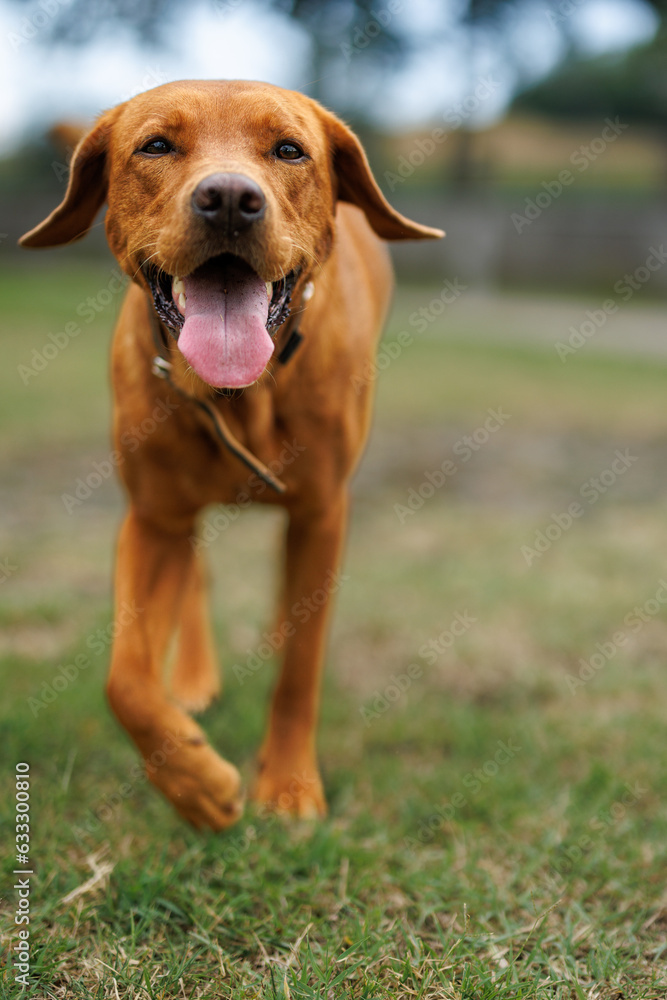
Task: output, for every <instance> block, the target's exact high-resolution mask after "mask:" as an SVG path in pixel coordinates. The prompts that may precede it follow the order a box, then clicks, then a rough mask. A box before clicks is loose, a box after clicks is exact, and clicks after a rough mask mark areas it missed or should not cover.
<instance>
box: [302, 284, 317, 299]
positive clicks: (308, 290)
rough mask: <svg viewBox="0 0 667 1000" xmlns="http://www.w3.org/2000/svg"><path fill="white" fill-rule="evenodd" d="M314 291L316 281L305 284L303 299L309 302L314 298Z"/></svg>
mask: <svg viewBox="0 0 667 1000" xmlns="http://www.w3.org/2000/svg"><path fill="white" fill-rule="evenodd" d="M314 291H315V285H314V283H313V282H312V281H308V282H306V284H305V285H304V286H303V293H302V295H301V301H302V302H308V300H309V299H312V297H313V293H314Z"/></svg>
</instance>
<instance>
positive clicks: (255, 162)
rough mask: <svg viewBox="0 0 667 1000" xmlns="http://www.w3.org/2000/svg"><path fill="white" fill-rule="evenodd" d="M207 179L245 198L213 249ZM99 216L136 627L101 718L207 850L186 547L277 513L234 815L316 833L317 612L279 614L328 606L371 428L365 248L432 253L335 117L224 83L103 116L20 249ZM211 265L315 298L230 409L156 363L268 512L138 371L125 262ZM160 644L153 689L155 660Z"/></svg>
mask: <svg viewBox="0 0 667 1000" xmlns="http://www.w3.org/2000/svg"><path fill="white" fill-rule="evenodd" d="M158 133H159V134H160V135H164V136H166V137H167V138H168V139H170V141H172V142H173V144H174V146H175V147H176V149H177V155H174V156H170V157H163V158H162V159H160V160H158V161H151V162H148V161H147V160H146V159H145V158H143V157H141V156H137V155H135V150H137V149H138V148H139V147H140V145H141V143H142V142H145V140H146V139H147V138H149V137H150V136H151V135H153V134H158ZM287 138H289V139H291V140H296V141H298V142H300V143H301V144H302V145H303V146H304V148H305V149H306V151H307V152H308V154H309V157H310V158H309V160H308V161H307V163H305V164H302V163H299V164H294V163H284V162H280V161H279V160H276V158H275V157H272V156H271V155H270V151H271V150H272V149H273V148H274V147H275V144H276V142H277V141H280V140H281V139H287ZM225 171H229V172H236V173H243V174H244V175H246V176H248V177H250V178H251V179H252V180H253V181H255V182H256V183H257V184H258V185H259V186H260V187H261V188H262V191H263V192H264V194H265V196H266V200H267V211H266V217H265V219H264V220H263V221H262V223H261V225H257V226H254V227H251V228H250V230H248V231H246V232H245V233H243V234H241V235H237V236H234V234H233V233H226V234H222V235H221V234H219V233H218V234H217V235H216V236H215V237H212V236H211V234H210V233H207V232H206V231H205V230H204V229H203V228H202V227H201V225H198V223H197V220H196V219H193V217H192V212H191V207H190V199H191V195H192V191H193V190H194V188H195V186H196V185H197V183H198V182H199V181H200V180H201V179H202V178H204V177H206V176H207V175H209V174H211V173H212V172H225ZM105 200H107V201H108V205H109V209H108V212H107V216H106V231H107V236H108V240H109V244H110V246H111V249H112V251H113V252H114V254H115V255H116V257H117V259H118V261H119V263H120V265H121V267H122V268H123V269H124V271H125V272H126V273H127V274H128V275H129V276H130V277H131V279H132V284H131V285H130V288H129V290H128V293H127V296H126V299H125V302H124V304H123V307H122V311H121V314H120V318H119V321H118V325H117V328H116V332H115V337H114V345H113V385H114V398H115V418H114V434H115V442H116V444H115V447H116V448H117V449H118V451H119V452H120V453H121V454H122V460H121V461H120V463H119V470H120V474H121V477H122V479H123V482H124V484H125V487H126V489H127V492H128V494H129V501H130V506H129V511H128V514H127V516H126V519H125V521H124V524H123V526H122V529H121V532H120V537H119V541H118V553H117V568H116V608H117V610H118V611H120V609H122V608H123V607H127V606H128V605H129V606H131V607H136V608H138V609H141V611H140V613H138V614H137V615H136V616H135V617H134V618H133V620H132V621H131V622H130V624H127V623H126V622H125V624H124V625H123V626H122V627H119V629H118V634H117V636H116V639H115V642H114V648H113V655H112V662H111V669H110V674H109V681H108V696H109V700H110V703H111V706H112V709H113V711H114V712H115V714H116V716H117V718H118V719H119V720H120V722H121V723H122V725H123V726H124V727H125V728H126V729H127V731H128V732H129V734H130V736H131V737H132V739H133V740H134V742H135V743H136V745H137V747H138V748H139V751H140V753H141V755H142V757H143V758H144V760H145V761H146V762H147V765H148V773H149V777H150V778H151V780H152V782H153V783H154V784H155V785H156V786H157V787H158V788H159V789H160V790H161V791H162V792H163V793H164V794H165V795H166V796H167V798H168V799H169V800H170V801H171V802H172V804H173V805H174V807H175V808H176V809H177V810H178V812H179V813H180V814H181V815H182V816H183V817H185V819H187V820H189V821H190V822H191V823H193V824H194V825H195V826H198V827H204V826H208V827H211V828H213V829H216V830H217V829H222V828H223V827H226V826H228V825H229V824H230V823H232V822H234V821H235V820H236V819H238V817H239V815H240V812H241V802H242V798H241V782H240V778H239V774H238V772H237V770H236V768H235V767H233V765H231V764H230V763H228V762H227V761H225V760H223V759H222V758H221V757H220V756H219V755H218V754H217V753H216V752H215V750H213V748H212V747H211V746H210V745H209V744H208V742H207V741H206V738H205V736H204V733H203V732H202V730H201V728H200V727H199V726H198V725H197V724H196V723H195V722H194V720H193V719H192V717H191V715H189V714H188V710H190V711H196V710H199V709H202V708H204V707H205V706H206V705H207V704H208V703H209V701H210V700H211V699H212V698H213V697H214V696H215V695H216V694H217V693H218V690H219V682H218V679H217V672H216V668H215V663H214V652H213V645H212V641H211V637H210V632H209V624H208V611H207V607H206V595H205V582H204V575H205V574H204V568H203V566H202V560H201V554H200V553H199V552H197V551H196V546H195V545H193V543H192V538H193V536H195V535H196V530H197V527H196V519H197V516H198V514H199V512H200V511H201V510H202V508H203V507H205V506H206V505H207V504H212V503H225V504H230V503H234V502H236V501H238V499H239V497H242V496H245V495H248V496H250V497H251V498H252V499H253V500H256V501H257V502H259V503H269V504H281V505H282V506H283V507H284V508H285V509H286V511H287V515H288V526H287V530H286V536H285V547H284V554H283V583H282V588H281V590H282V592H281V595H280V602H279V614H278V621H277V623H276V628H277V629H279V630H280V629H281V628H282V629H283V634H284V635H285V636H286V638H285V642H284V646H283V650H282V664H281V667H280V672H279V677H278V680H277V684H276V687H275V691H274V694H273V699H272V703H271V708H270V715H269V722H268V729H267V733H266V736H265V739H264V743H263V746H262V749H261V752H260V763H259V774H258V778H257V781H256V784H255V787H254V797H255V798H256V799H257V800H258V801H259V802H261V803H265V804H267V805H268V806H270V807H272V808H276V809H278V810H281V811H284V812H289V813H292V814H296V815H298V816H312V815H317V814H320V815H321V814H323V813H324V811H325V808H326V807H325V799H324V794H323V790H322V783H321V779H320V774H319V769H318V765H317V759H316V750H315V728H316V720H317V715H318V692H319V681H320V674H321V667H322V661H323V656H324V649H325V639H326V631H327V622H328V618H329V613H330V606H331V600H330V599H329V600H326V601H324V602H323V603H318V605H317V607H316V609H315V610H314V611H313V612H312V613H309V614H308V615H307V616H306V615H303V614H301V615H299V618H300V619H304V618H305V620H299V621H297V620H295V619H294V614H293V609H294V607H295V605H297V604H299V602H303V600H304V599H305V598H309V597H310V596H311V595H314V594H323V593H327V592H328V591H330V590H332V587H331V579H332V574H335V573H336V572H337V571H338V568H339V565H340V559H341V548H342V544H343V538H344V533H345V527H346V519H347V511H348V484H349V480H350V477H351V475H352V473H353V471H354V468H355V465H356V463H357V460H358V458H359V456H360V453H361V451H362V449H363V446H364V443H365V440H366V435H367V431H368V426H369V420H370V408H371V385H372V383H369V382H367V381H364V380H363V378H361V377H360V376H361V375H362V373H363V372H364V370H367V366H368V365H370V364H371V363H372V361H373V357H374V353H375V349H376V344H377V340H378V337H379V334H380V331H381V328H382V325H383V322H384V319H385V316H386V313H387V308H388V304H389V298H390V294H391V287H392V276H391V266H390V262H389V258H388V255H387V252H386V249H385V247H384V245H383V243H382V242H381V239H420V238H437V237H439V236H441V235H442V233H441V232H440V231H439V230H434V229H430V228H428V227H426V226H420V225H417V224H416V223H413V222H410V221H409V220H407V219H405V218H404V217H403V216H401V215H399V214H398V213H397V212H395V211H394V210H393V209H392V208H391V207H390V206H389V205H388V204H387V202H386V201H385V199H384V197H383V196H382V194H381V193H380V191H379V188H378V187H377V185H376V183H375V181H374V179H373V177H372V174H371V172H370V168H369V167H368V163H367V161H366V158H365V156H364V154H363V151H362V149H361V146H360V145H359V142H358V140H357V139H356V137H355V136H354V135H353V134H352V132H350V131H349V129H348V128H347V127H346V126H345V125H344V124H343V123H342V122H340V121H339V120H338V119H337V118H336V117H335V116H334V115H332V114H331V113H329V112H328V111H326V110H325V109H324V108H322V107H321V106H320V105H318V104H317V103H316V102H314V101H312V100H310V99H309V98H307V97H305V96H303V95H301V94H298V93H295V92H292V91H286V90H282V89H279V88H277V87H273V86H270V85H268V84H259V83H249V82H245V81H237V82H214V81H204V82H196V81H185V82H180V83H171V84H166V85H164V86H161V87H158V88H156V89H155V90H152V91H149V92H147V93H145V94H141V95H139V96H138V97H135V98H133V99H132V100H130V101H127V102H126V103H124V104H121V105H119V106H118V107H116V108H114V109H112V110H111V111H108V112H106V113H105V114H103V115H102V116H101V117H100V119H99V120H98V122H97V124H96V125H95V127H94V128H93V129H92V130H91V131H90V132H89V133H88V134H87V135H86V136H84V137H83V139H82V140H81V142H80V143H79V144H78V146H77V148H76V151H75V154H74V156H73V161H72V167H71V174H70V183H69V186H68V190H67V193H66V196H65V199H64V201H63V203H62V204H61V205H60V206H59V207H58V208H57V209H56V210H55V211H54V212H53V213H52V214H51V215H50V216H49V218H48V219H46V220H45V221H44V222H43V223H42V224H41V225H39V226H37V227H36V228H35V229H34V230H32V231H31V232H30V233H28V234H27V235H26V236H25V237H24V238H23V240H22V241H21V242H22V243H23V245H25V246H29V247H40V246H54V245H56V244H60V243H67V242H70V241H72V240H74V239H78V238H79V237H81V236H83V235H85V233H86V232H87V231H88V229H89V228H90V226H91V225H92V223H93V220H94V218H95V215H96V213H97V211H98V210H99V209H100V208H101V206H102V205H103V203H104V201H105ZM221 253H234V254H237V255H239V256H242V257H243V258H244V259H245V260H246V262H247V263H248V264H250V265H251V266H252V267H253V268H254V269H255V270H256V271H257V273H258V274H259V275H260V277H261V278H262V279H263V280H264V281H276V280H278V278H279V277H280V276H281V275H282V274H287V273H288V272H290V271H292V270H293V269H294V268H299V269H300V270H299V279H298V284H297V287H296V289H295V292H294V297H293V301H294V302H295V303H299V302H300V297H301V294H302V292H303V289H304V287H305V285H306V283H307V282H309V281H312V282H313V283H314V288H315V291H314V296H313V298H312V300H311V301H310V302H308V304H307V306H305V308H304V309H303V313H302V316H301V317H300V324H299V326H300V330H301V332H302V334H303V336H304V341H303V343H302V345H301V347H300V348H299V350H298V351H297V352H296V354H295V355H294V357H293V359H292V360H290V362H289V363H288V364H286V365H284V366H282V365H280V364H278V363H277V362H276V360H275V357H276V355H275V353H274V358H273V359H272V360H271V362H270V363H269V366H268V368H267V370H266V371H265V373H264V374H263V375H262V377H261V378H260V379H259V380H258V381H257V382H256V383H255V384H254V385H252V386H251V387H249V388H247V389H245V390H244V391H243V392H242V393H236V394H234V396H233V397H229V398H228V397H225V396H223V395H222V394H220V393H218V392H213V391H212V390H211V388H210V387H209V386H207V385H206V384H205V383H204V382H202V381H201V380H200V379H199V378H198V377H197V376H196V375H195V374H194V372H193V371H192V370H190V369H189V368H188V366H187V365H186V363H185V359H184V358H183V357H182V355H181V354H180V352H179V350H178V348H177V346H176V344H175V343H173V345H172V346H171V348H170V350H169V354H170V361H171V362H172V365H173V376H172V377H173V381H174V384H175V385H176V386H177V387H179V388H181V389H183V390H185V391H186V392H187V393H189V394H191V395H193V396H196V397H197V398H199V399H207V400H209V401H212V402H213V405H215V406H216V407H217V408H218V410H219V412H220V413H221V414H222V415H223V417H224V419H225V420H226V422H227V424H228V426H229V428H230V429H231V430H232V432H233V433H234V434H235V435H236V437H237V438H238V440H239V441H240V442H241V443H242V444H243V445H245V447H246V448H248V449H250V451H251V452H252V453H253V454H255V455H256V456H258V457H259V458H260V459H261V460H262V462H264V463H265V464H266V463H274V464H273V465H272V468H274V469H275V470H277V473H278V475H279V476H280V478H281V479H282V480H283V482H284V483H285V486H286V492H285V493H284V494H283V495H278V494H277V493H275V492H274V491H273V490H272V489H270V488H269V487H268V486H267V485H266V484H265V483H263V482H262V481H261V480H260V479H259V478H258V477H257V476H256V475H253V474H252V473H250V474H249V472H248V469H247V468H246V467H245V466H244V465H243V464H241V462H240V461H239V460H238V459H236V458H235V457H234V456H233V455H231V454H230V453H229V452H228V451H226V450H224V449H222V450H221V449H220V448H219V447H218V446H217V445H216V444H215V442H214V440H213V438H212V436H211V432H210V426H209V425H208V422H207V418H206V415H205V414H204V413H202V412H201V411H200V410H199V409H198V408H197V407H196V406H195V405H194V404H192V403H190V402H189V401H188V400H187V399H185V398H184V397H183V396H182V395H181V394H180V393H178V392H175V391H174V389H173V388H171V387H170V386H169V384H168V383H166V382H164V381H161V380H160V379H159V378H157V377H156V376H155V375H154V374H153V373H152V370H151V364H152V359H153V356H154V354H155V347H154V343H153V338H152V333H151V324H150V321H149V304H150V308H151V309H152V308H153V304H152V297H151V295H150V293H149V292H148V288H147V283H146V280H145V278H144V275H143V272H142V270H141V264H142V263H143V262H144V261H145V260H146V259H147V258H149V257H150V258H151V260H152V261H153V262H154V263H156V264H157V265H159V266H160V267H161V268H163V269H164V270H165V271H167V272H168V273H169V274H170V275H176V274H179V275H181V274H188V273H190V272H191V271H192V270H194V269H195V268H197V267H199V265H200V264H202V263H203V262H204V261H206V260H207V259H208V258H210V257H211V256H213V255H217V254H221ZM281 334H282V331H279V332H278V335H277V337H276V342H277V344H278V345H279V346H280V344H281V342H282V341H281ZM355 376H357V378H356V379H355ZM158 405H159V406H161V407H162V408H161V409H160V411H159V413H160V414H163V415H166V414H169V415H168V417H165V419H163V420H162V422H157V424H156V430H155V431H154V432H153V433H151V434H150V435H149V436H148V437H146V439H145V441H143V442H142V443H141V445H140V446H139V447H137V446H136V445H137V441H136V435H134V436H133V434H132V431H133V429H134V428H136V427H138V426H140V425H141V423H142V421H144V420H150V419H151V415H154V414H155V408H156V406H158ZM153 423H156V421H155V420H154V421H153ZM128 442H129V444H128ZM281 456H282V457H281ZM313 607H314V608H315V605H313ZM176 631H178V632H179V633H180V638H179V641H178V643H177V647H176V663H175V667H174V670H173V672H172V676H171V679H170V682H169V683H168V682H167V681H166V680H165V678H164V675H163V671H164V660H165V657H166V653H167V649H168V647H169V646H170V644H171V640H172V638H173V635H174V633H175V632H176Z"/></svg>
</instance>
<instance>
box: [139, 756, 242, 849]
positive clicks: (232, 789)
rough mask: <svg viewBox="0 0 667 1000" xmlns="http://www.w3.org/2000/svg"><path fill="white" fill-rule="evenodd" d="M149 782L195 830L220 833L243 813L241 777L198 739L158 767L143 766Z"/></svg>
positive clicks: (152, 765) (156, 765)
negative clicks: (202, 829)
mask: <svg viewBox="0 0 667 1000" xmlns="http://www.w3.org/2000/svg"><path fill="white" fill-rule="evenodd" d="M146 770H147V773H148V777H149V779H150V781H151V782H152V783H153V784H154V785H155V786H156V787H157V788H159V789H160V791H161V792H162V794H163V795H165V796H166V797H167V798H168V799H169V801H170V802H171V803H172V805H173V806H174V808H175V809H176V811H177V812H178V813H179V814H180V815H181V816H182V817H183V819H186V820H187V821H188V822H189V823H192V825H193V826H195V827H197V828H198V829H200V828H202V827H209V828H210V829H211V830H224V829H225V828H226V827H228V826H231V825H232V824H233V823H236V822H237V820H239V819H240V818H241V815H242V813H243V796H242V794H241V776H240V775H239V772H238V771H237V770H236V768H235V767H234V765H233V764H230V763H228V761H226V760H223V759H222V757H220V756H219V755H218V754H217V753H216V752H215V750H213V748H212V747H210V746H209V745H208V744H207V743H206V742H205V741H204V740H203V738H201V739H200V740H198V741H195V740H194V739H193V740H191V741H190V742H189V743H187V744H185V745H183V744H181V746H179V748H178V750H177V751H176V752H175V753H173V755H171V756H168V757H167V758H166V760H165V761H164V762H163V763H162V764H157V763H151V762H147V764H146Z"/></svg>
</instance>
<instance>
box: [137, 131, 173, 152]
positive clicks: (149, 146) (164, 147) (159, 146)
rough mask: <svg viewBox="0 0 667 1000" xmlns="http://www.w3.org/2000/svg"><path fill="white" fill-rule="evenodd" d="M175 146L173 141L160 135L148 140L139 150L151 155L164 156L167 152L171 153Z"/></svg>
mask: <svg viewBox="0 0 667 1000" xmlns="http://www.w3.org/2000/svg"><path fill="white" fill-rule="evenodd" d="M173 148H174V147H173V146H172V145H171V143H169V142H167V140H166V139H161V138H160V137H159V136H158V137H157V138H155V139H149V140H148V142H146V143H144V145H143V146H142V147H141V149H140V150H139V152H140V153H148V155H149V156H164V155H165V153H171V151H172V149H173Z"/></svg>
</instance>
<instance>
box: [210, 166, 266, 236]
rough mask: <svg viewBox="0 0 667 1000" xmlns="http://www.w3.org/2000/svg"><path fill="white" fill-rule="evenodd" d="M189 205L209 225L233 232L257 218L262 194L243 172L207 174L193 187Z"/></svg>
mask: <svg viewBox="0 0 667 1000" xmlns="http://www.w3.org/2000/svg"><path fill="white" fill-rule="evenodd" d="M192 207H193V209H194V211H195V212H196V213H197V215H201V216H203V217H204V218H205V219H206V221H207V222H208V223H210V224H211V225H212V226H216V227H218V228H221V229H222V228H224V229H227V230H229V232H230V233H234V232H239V230H241V229H246V228H247V227H248V226H250V225H251V224H252V223H253V222H259V220H260V219H261V218H262V217H263V216H264V213H265V211H266V198H265V197H264V193H263V192H262V189H261V188H260V187H259V186H258V185H257V184H255V182H254V181H253V180H251V179H250V178H249V177H245V176H244V175H243V174H222V173H220V174H211V175H210V176H209V177H205V178H204V180H203V181H200V182H199V184H198V185H197V187H196V188H195V189H194V191H193V193H192Z"/></svg>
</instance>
